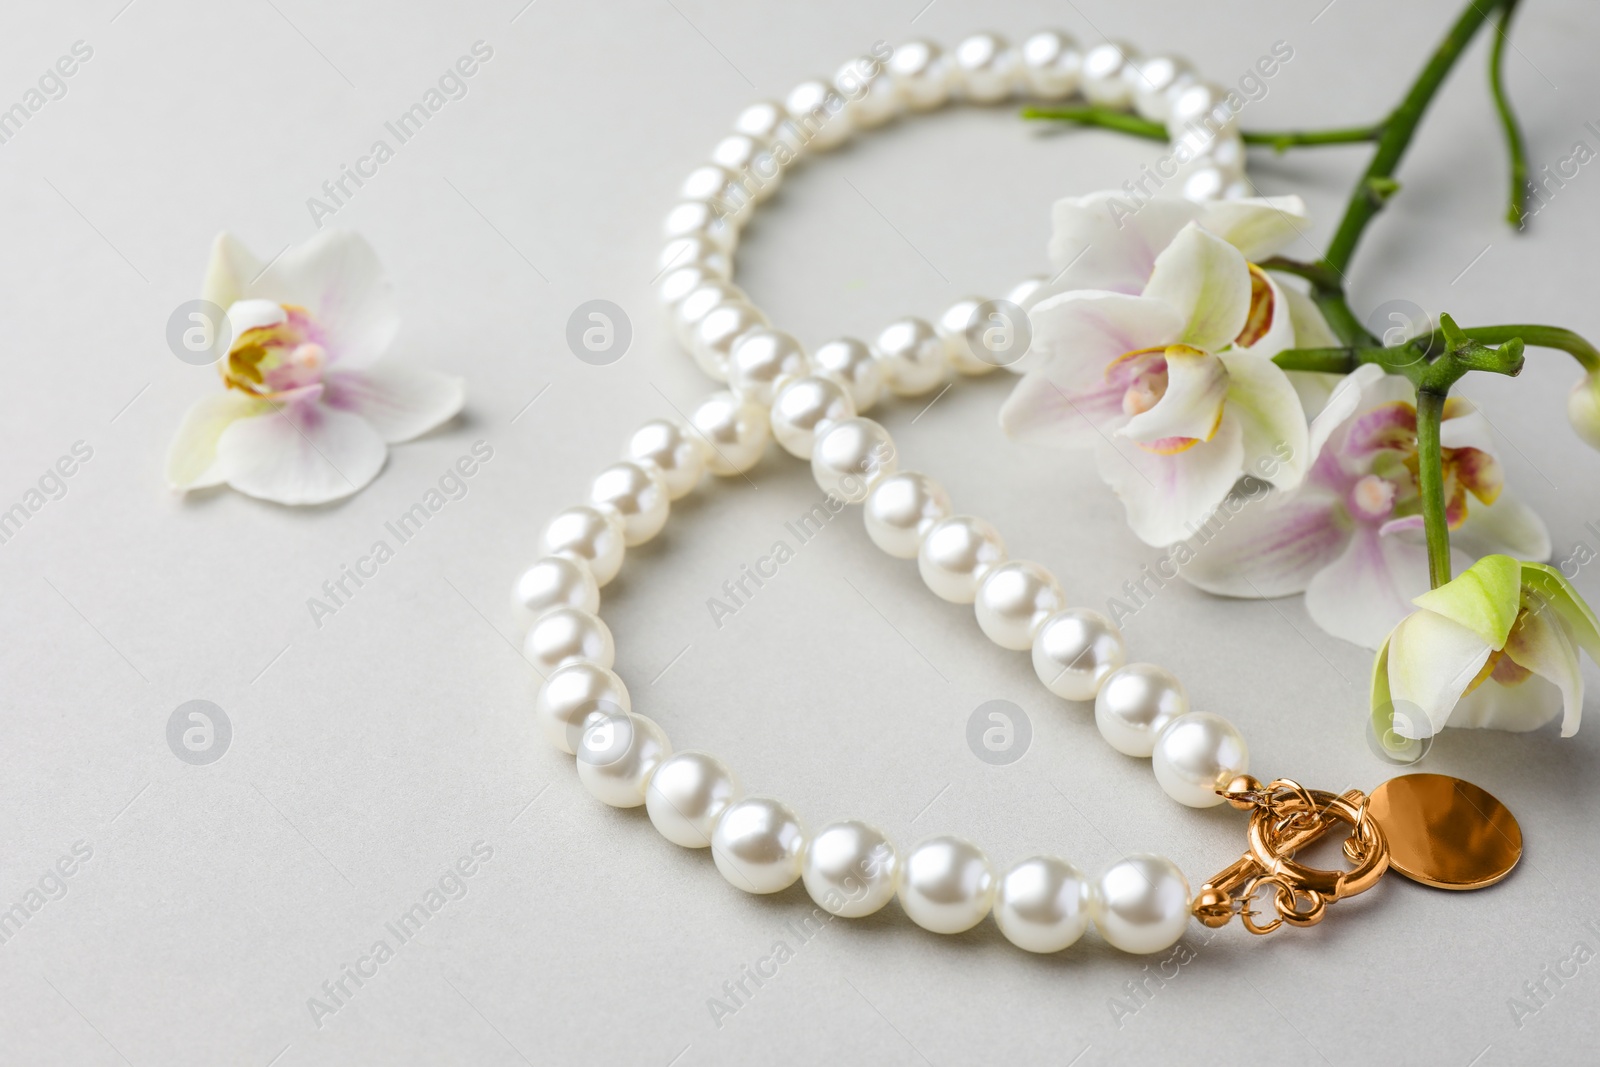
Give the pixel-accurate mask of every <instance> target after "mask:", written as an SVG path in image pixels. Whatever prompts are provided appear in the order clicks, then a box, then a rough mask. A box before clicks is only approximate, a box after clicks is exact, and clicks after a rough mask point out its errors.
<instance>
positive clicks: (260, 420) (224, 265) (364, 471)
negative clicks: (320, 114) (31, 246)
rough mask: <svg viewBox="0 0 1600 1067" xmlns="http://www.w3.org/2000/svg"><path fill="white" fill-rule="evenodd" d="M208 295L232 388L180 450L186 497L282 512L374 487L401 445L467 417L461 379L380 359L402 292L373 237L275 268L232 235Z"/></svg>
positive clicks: (183, 430) (332, 244) (209, 406)
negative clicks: (241, 500) (210, 491)
mask: <svg viewBox="0 0 1600 1067" xmlns="http://www.w3.org/2000/svg"><path fill="white" fill-rule="evenodd" d="M201 295H202V296H203V297H204V299H206V300H209V301H211V302H212V303H213V304H215V305H217V306H218V307H220V308H222V309H225V311H226V314H227V328H228V331H229V336H231V338H232V343H231V346H230V348H229V350H228V352H227V354H226V355H225V356H224V357H222V359H221V360H219V361H218V364H217V367H218V370H219V371H220V372H221V376H222V384H223V386H224V391H223V392H222V393H220V394H217V395H213V396H209V397H205V398H203V399H201V400H198V401H196V402H195V404H194V405H193V406H192V407H191V408H190V409H189V411H188V413H187V414H186V415H185V416H184V420H183V423H182V425H181V426H179V428H178V433H177V435H176V437H175V438H174V439H173V441H172V445H171V447H170V449H169V450H168V453H167V471H166V473H167V481H168V483H169V484H170V485H171V486H172V487H173V488H175V489H180V490H189V489H200V488H205V487H208V486H214V485H220V484H222V483H224V482H226V483H227V484H229V485H231V486H233V487H234V488H235V489H238V490H239V491H240V492H242V493H246V494H248V495H250V496H254V497H260V498H261V499H264V500H272V501H276V502H277V503H280V504H322V503H326V502H328V501H330V500H337V499H339V498H341V497H345V496H349V495H350V494H351V493H354V492H356V491H357V490H359V489H361V488H362V487H363V486H365V485H366V484H367V483H369V482H371V481H372V479H373V478H375V477H377V474H378V471H380V470H381V469H382V468H383V464H384V460H385V457H386V456H387V454H388V446H389V445H390V444H394V443H398V442H401V441H408V440H411V439H412V438H414V437H417V436H418V435H420V434H423V433H426V432H427V431H428V430H431V429H433V428H434V427H436V426H438V425H440V424H441V423H443V422H445V421H446V420H448V419H450V418H452V417H454V416H455V414H456V413H457V412H459V411H460V410H461V405H462V403H463V401H464V399H465V393H464V391H463V389H462V383H461V380H460V379H458V378H451V377H447V376H445V375H442V374H437V373H434V372H432V371H426V370H418V369H412V368H406V367H401V366H397V365H395V364H393V363H390V362H388V361H384V360H380V357H381V356H382V355H383V354H384V352H385V351H386V350H387V349H388V347H389V345H390V343H391V342H392V341H393V340H394V336H395V333H396V332H397V330H398V327H399V317H398V315H397V314H396V310H395V306H394V293H393V289H392V287H391V286H390V285H389V283H388V281H387V280H386V279H385V278H384V277H383V272H382V269H381V268H380V266H379V264H378V259H377V256H376V255H375V254H374V253H373V251H372V248H371V246H370V245H368V244H367V242H366V241H365V240H363V239H362V238H361V237H358V236H356V235H355V234H352V233H349V232H347V231H340V230H328V231H325V232H323V233H319V234H317V235H316V236H315V237H313V238H311V240H309V241H307V242H306V243H305V244H302V245H299V246H297V247H295V248H291V249H289V250H287V251H285V252H284V253H283V254H282V255H280V256H279V257H278V258H277V259H276V260H274V261H273V262H272V263H271V264H267V265H263V264H262V263H260V262H259V261H258V260H257V259H256V258H255V257H254V256H252V255H251V254H250V253H249V252H248V251H247V250H246V249H245V248H244V246H243V245H241V244H240V243H239V242H238V241H237V240H235V239H234V238H233V237H232V236H230V235H228V234H225V233H224V234H220V235H219V236H218V237H217V239H216V241H215V243H214V244H213V245H212V250H211V263H210V266H209V268H208V270H207V272H206V279H205V283H204V285H203V288H202V292H201Z"/></svg>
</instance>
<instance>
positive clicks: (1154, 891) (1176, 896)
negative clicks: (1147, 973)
mask: <svg viewBox="0 0 1600 1067" xmlns="http://www.w3.org/2000/svg"><path fill="white" fill-rule="evenodd" d="M1090 901H1091V905H1090V906H1091V908H1092V909H1093V914H1094V924H1095V926H1097V927H1099V929H1100V936H1102V937H1104V938H1105V939H1106V940H1107V941H1108V942H1110V943H1111V944H1112V946H1113V947H1115V948H1120V949H1121V950H1122V951H1124V952H1137V953H1150V952H1160V951H1161V950H1162V949H1165V948H1170V947H1171V946H1172V945H1173V944H1174V943H1175V942H1176V941H1177V940H1178V938H1180V937H1182V936H1183V932H1184V931H1185V930H1187V929H1188V928H1189V883H1188V881H1187V880H1186V879H1185V878H1184V877H1183V872H1182V871H1180V870H1178V868H1177V865H1176V864H1174V863H1173V862H1172V861H1171V860H1169V859H1167V858H1166V857H1165V856H1153V855H1150V854H1149V853H1138V854H1136V855H1132V856H1128V857H1126V858H1124V859H1121V860H1118V861H1117V862H1116V863H1114V864H1112V865H1111V866H1110V867H1107V868H1106V870H1105V873H1103V874H1101V875H1100V877H1099V879H1098V880H1097V881H1096V883H1095V891H1094V893H1093V895H1092V896H1091V897H1090Z"/></svg>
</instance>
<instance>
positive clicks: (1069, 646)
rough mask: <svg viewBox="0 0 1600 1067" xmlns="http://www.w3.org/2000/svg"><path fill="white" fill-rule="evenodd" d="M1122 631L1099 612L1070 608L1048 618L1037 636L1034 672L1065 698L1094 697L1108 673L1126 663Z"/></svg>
mask: <svg viewBox="0 0 1600 1067" xmlns="http://www.w3.org/2000/svg"><path fill="white" fill-rule="evenodd" d="M1126 654H1127V653H1126V650H1125V649H1124V647H1123V641H1122V631H1121V630H1118V629H1117V627H1116V626H1115V624H1113V623H1112V621H1111V620H1110V619H1108V618H1106V617H1105V616H1104V615H1101V614H1100V613H1099V612H1097V611H1090V610H1088V609H1087V608H1068V609H1067V610H1065V611H1058V612H1056V613H1055V614H1054V615H1052V616H1050V617H1049V618H1048V619H1046V620H1045V621H1044V625H1043V626H1041V627H1039V632H1038V633H1037V634H1035V635H1034V638H1033V671H1034V673H1035V674H1037V675H1038V676H1039V681H1041V682H1043V683H1044V687H1045V688H1046V689H1048V690H1050V692H1052V693H1054V694H1055V695H1056V696H1058V697H1061V698H1063V699H1065V700H1093V699H1094V697H1095V694H1096V693H1098V692H1099V691H1100V683H1102V682H1104V681H1105V679H1106V675H1108V674H1110V673H1111V672H1112V671H1114V670H1116V669H1117V668H1118V667H1120V666H1122V662H1123V659H1124V657H1125V656H1126Z"/></svg>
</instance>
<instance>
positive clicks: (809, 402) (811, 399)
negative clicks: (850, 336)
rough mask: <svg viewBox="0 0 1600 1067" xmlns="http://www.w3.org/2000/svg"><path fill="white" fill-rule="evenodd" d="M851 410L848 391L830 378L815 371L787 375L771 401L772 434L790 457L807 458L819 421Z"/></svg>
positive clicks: (834, 419)
mask: <svg viewBox="0 0 1600 1067" xmlns="http://www.w3.org/2000/svg"><path fill="white" fill-rule="evenodd" d="M855 413H856V406H855V405H854V404H852V403H851V402H850V394H849V393H847V392H845V390H844V386H842V385H840V384H839V383H838V382H837V381H835V380H834V379H832V378H824V377H822V376H820V375H816V374H807V375H805V376H803V377H800V378H790V379H789V380H788V381H786V382H784V383H783V384H782V385H780V386H779V387H778V391H777V395H776V396H774V397H773V400H772V436H774V437H776V438H777V439H778V444H780V445H782V446H783V448H784V451H786V452H788V453H789V454H790V455H791V456H794V457H795V458H797V459H810V458H811V452H812V449H813V448H814V447H815V446H816V441H817V431H818V430H819V429H820V428H821V427H822V426H823V424H825V423H829V422H838V421H839V420H840V419H848V418H850V417H852V416H854V415H855Z"/></svg>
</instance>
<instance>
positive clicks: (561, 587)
mask: <svg viewBox="0 0 1600 1067" xmlns="http://www.w3.org/2000/svg"><path fill="white" fill-rule="evenodd" d="M551 608H579V609H581V610H583V611H590V612H594V611H599V610H600V583H599V582H597V581H595V580H594V575H593V574H591V573H589V567H588V565H587V564H585V563H580V562H578V561H577V560H575V559H572V558H570V557H568V556H546V557H544V558H543V559H541V560H539V561H538V562H537V563H535V564H534V565H533V566H531V567H529V568H528V569H527V570H525V571H523V572H522V575H521V576H520V577H519V578H517V583H516V585H514V586H513V587H512V589H511V612H512V615H513V616H514V617H515V618H516V620H517V629H518V630H519V631H521V632H523V633H526V632H527V629H528V627H530V626H532V625H533V622H534V620H535V619H537V618H538V617H539V616H540V615H543V614H544V613H545V612H547V611H549V610H550V609H551Z"/></svg>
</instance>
